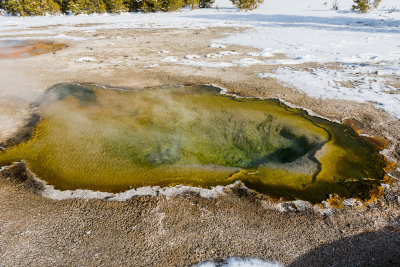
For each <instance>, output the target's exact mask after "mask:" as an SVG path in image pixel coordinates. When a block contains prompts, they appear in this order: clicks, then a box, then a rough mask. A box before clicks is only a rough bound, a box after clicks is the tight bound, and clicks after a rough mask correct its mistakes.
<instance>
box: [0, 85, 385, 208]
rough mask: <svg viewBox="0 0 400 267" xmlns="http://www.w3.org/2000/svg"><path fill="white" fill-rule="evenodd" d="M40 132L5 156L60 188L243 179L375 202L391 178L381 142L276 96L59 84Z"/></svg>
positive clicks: (262, 187) (265, 189)
mask: <svg viewBox="0 0 400 267" xmlns="http://www.w3.org/2000/svg"><path fill="white" fill-rule="evenodd" d="M37 106H38V112H39V114H40V115H41V120H40V122H39V123H38V124H37V126H36V128H35V131H34V134H33V135H32V137H31V138H30V139H29V140H27V141H25V142H23V143H21V144H18V145H15V146H13V147H11V148H9V149H7V150H5V151H3V152H0V166H5V165H9V164H11V163H12V162H16V161H20V160H22V159H23V160H25V161H26V162H27V165H28V167H29V168H30V170H31V171H32V172H33V173H35V174H36V175H37V176H38V177H39V178H41V179H44V180H46V181H47V182H48V183H50V184H52V185H54V186H55V187H56V188H58V189H92V190H101V191H108V192H120V191H124V190H126V189H129V188H136V187H141V186H156V185H158V186H169V185H176V184H185V185H191V186H201V187H209V186H215V185H227V184H231V183H232V182H234V181H237V180H240V181H242V182H244V183H245V184H246V185H247V186H248V187H249V188H252V189H255V190H257V191H259V192H261V193H266V194H269V195H271V196H274V197H284V198H286V199H295V198H300V199H304V200H309V201H312V202H318V201H321V200H324V199H326V198H327V197H328V196H329V194H331V193H336V194H338V195H339V196H342V197H358V198H361V199H366V198H368V197H369V195H370V193H371V191H372V190H374V189H376V187H377V186H378V185H379V184H380V182H381V181H382V180H383V179H384V177H385V171H384V168H385V166H386V161H385V159H384V158H383V156H382V155H380V154H379V148H378V147H377V145H376V144H374V143H372V142H369V140H368V138H365V137H361V136H359V135H357V134H356V133H355V132H354V130H353V129H352V128H350V127H349V126H345V125H341V124H337V123H334V122H331V121H328V120H325V119H322V118H318V117H314V116H310V115H308V114H307V112H305V111H304V110H301V109H295V108H290V107H288V106H286V105H284V104H282V103H281V102H280V101H278V100H275V99H266V100H260V99H238V98H235V97H232V96H226V95H221V94H220V90H219V89H218V88H215V87H212V86H175V87H168V86H167V87H157V88H148V89H143V90H138V91H128V90H123V89H117V88H105V87H100V86H96V85H87V84H86V85H82V84H60V85H56V86H54V87H52V88H50V89H49V90H48V92H47V93H46V94H45V96H44V97H43V98H42V99H41V100H40V101H39V102H38V103H37Z"/></svg>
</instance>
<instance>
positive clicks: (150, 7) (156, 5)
mask: <svg viewBox="0 0 400 267" xmlns="http://www.w3.org/2000/svg"><path fill="white" fill-rule="evenodd" d="M184 6H185V0H143V5H142V7H141V9H142V10H143V11H144V12H156V11H176V10H179V9H181V8H182V7H184Z"/></svg>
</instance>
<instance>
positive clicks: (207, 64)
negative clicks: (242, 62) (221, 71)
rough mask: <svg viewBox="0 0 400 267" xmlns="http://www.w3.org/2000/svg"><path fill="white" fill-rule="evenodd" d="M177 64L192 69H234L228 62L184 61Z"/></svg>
mask: <svg viewBox="0 0 400 267" xmlns="http://www.w3.org/2000/svg"><path fill="white" fill-rule="evenodd" d="M179 64H182V65H186V66H194V67H206V68H226V67H234V66H236V65H235V64H232V63H229V62H221V61H218V62H209V61H193V60H184V61H182V62H179Z"/></svg>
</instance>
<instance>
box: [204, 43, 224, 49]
mask: <svg viewBox="0 0 400 267" xmlns="http://www.w3.org/2000/svg"><path fill="white" fill-rule="evenodd" d="M208 47H213V48H226V45H223V44H217V43H211V44H209V45H208Z"/></svg>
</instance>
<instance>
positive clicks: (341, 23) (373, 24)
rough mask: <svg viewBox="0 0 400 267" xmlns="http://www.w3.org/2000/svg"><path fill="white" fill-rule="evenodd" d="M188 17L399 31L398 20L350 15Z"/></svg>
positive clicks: (339, 28)
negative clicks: (353, 16) (352, 16)
mask: <svg viewBox="0 0 400 267" xmlns="http://www.w3.org/2000/svg"><path fill="white" fill-rule="evenodd" d="M187 17H188V18H199V19H207V20H228V21H234V22H248V23H251V24H252V25H254V26H264V27H265V26H268V27H286V28H287V27H293V28H311V29H318V30H331V31H358V32H371V33H400V20H382V19H373V18H351V17H314V16H299V15H280V14H276V15H265V14H254V13H251V14H243V13H238V12H236V13H234V12H232V13H229V14H223V13H222V14H217V15H215V14H214V15H207V14H204V15H194V16H193V15H191V16H187Z"/></svg>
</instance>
